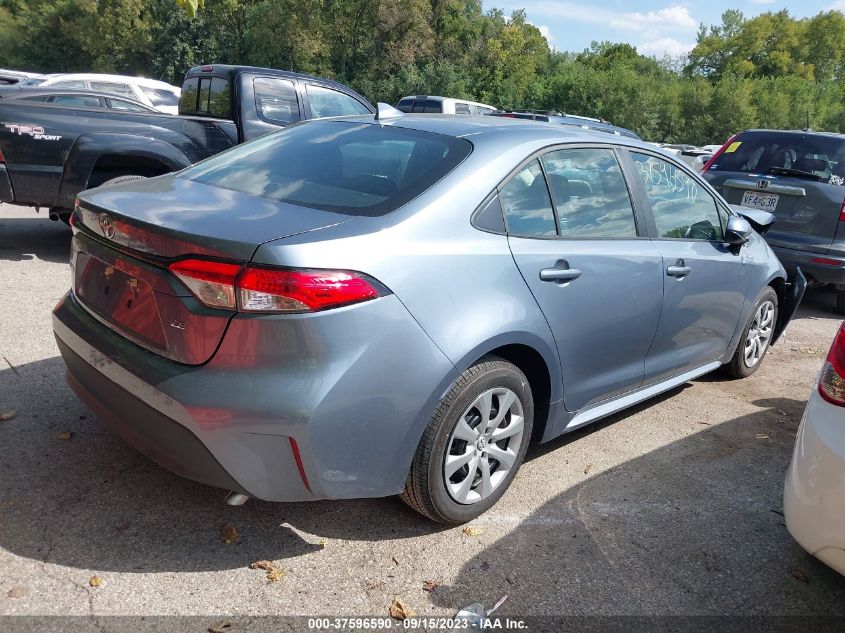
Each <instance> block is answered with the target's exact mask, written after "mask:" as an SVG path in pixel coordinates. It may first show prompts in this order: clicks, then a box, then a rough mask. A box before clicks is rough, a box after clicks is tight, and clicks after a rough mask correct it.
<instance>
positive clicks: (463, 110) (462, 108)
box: [455, 101, 470, 114]
mask: <svg viewBox="0 0 845 633" xmlns="http://www.w3.org/2000/svg"><path fill="white" fill-rule="evenodd" d="M469 113H470V112H469V104H468V103H461V102H460V101H458V102H456V103H455V114H469Z"/></svg>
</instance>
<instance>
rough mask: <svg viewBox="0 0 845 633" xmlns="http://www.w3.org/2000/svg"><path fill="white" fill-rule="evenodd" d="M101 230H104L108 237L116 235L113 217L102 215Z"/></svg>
mask: <svg viewBox="0 0 845 633" xmlns="http://www.w3.org/2000/svg"><path fill="white" fill-rule="evenodd" d="M99 222H100V230H101V231H102V232H103V235H105V236H106V237H107V238H109V239H111V238H113V237H114V224H112V221H111V218H110V217H109V216H107V215H101V216H100V220H99Z"/></svg>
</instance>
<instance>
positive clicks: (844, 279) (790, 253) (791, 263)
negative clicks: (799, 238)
mask: <svg viewBox="0 0 845 633" xmlns="http://www.w3.org/2000/svg"><path fill="white" fill-rule="evenodd" d="M772 250H773V251H774V252H775V254H776V255H777V256H778V259H780V261H781V263H782V264H783V267H784V268H785V269H786V270H787V271H789V272H792V271H793V270H795V268H796V267H800V268H801V270H802V271H803V272H804V274H805V275H806V276H807V277H808V278H812V279H814V280H815V281H818V282H820V283H825V284H845V257H838V256H836V255H823V254H820V253H810V252H807V251H799V250H795V249H792V248H783V247H782V246H772Z"/></svg>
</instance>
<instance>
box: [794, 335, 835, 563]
mask: <svg viewBox="0 0 845 633" xmlns="http://www.w3.org/2000/svg"><path fill="white" fill-rule="evenodd" d="M783 507H784V515H785V517H786V527H787V528H788V529H789V532H790V533H791V534H792V536H793V537H794V538H795V540H796V541H798V543H799V544H800V545H801V547H803V548H804V549H805V550H807V551H808V552H809V553H810V554H813V555H814V556H815V557H816V558H818V559H819V560H821V561H822V562H824V563H827V564H828V565H829V566H830V567H832V568H833V569H835V570H836V571H838V572H839V573H840V574H845V323H843V324H842V326H841V327H840V328H839V332H838V333H837V334H836V338H835V339H834V340H833V345H831V347H830V352H829V353H828V355H827V360H826V361H825V363H824V365H823V366H822V370H821V372H820V373H819V377H818V381H817V383H816V387H815V388H814V389H813V391H812V392H811V393H810V399H809V402H807V408H806V409H805V410H804V417H803V418H802V420H801V426H800V427H799V429H798V438H797V440H796V442H795V451H794V452H793V454H792V463H791V464H790V465H789V470H788V471H787V473H786V484H785V486H784V494H783Z"/></svg>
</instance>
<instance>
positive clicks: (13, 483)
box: [0, 357, 443, 572]
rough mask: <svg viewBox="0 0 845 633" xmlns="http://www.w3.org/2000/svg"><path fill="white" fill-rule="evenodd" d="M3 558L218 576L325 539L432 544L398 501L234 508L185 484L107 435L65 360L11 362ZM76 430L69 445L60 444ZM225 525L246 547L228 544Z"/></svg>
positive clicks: (0, 530) (2, 464) (5, 395)
mask: <svg viewBox="0 0 845 633" xmlns="http://www.w3.org/2000/svg"><path fill="white" fill-rule="evenodd" d="M9 410H14V411H15V412H16V415H15V417H14V418H13V419H12V420H9V421H7V422H0V481H2V483H3V485H2V486H0V516H2V520H0V547H2V548H4V549H6V550H8V551H10V552H12V553H14V554H16V555H18V556H23V557H27V558H31V559H37V560H44V561H49V562H51V563H57V564H60V565H66V566H70V567H79V568H91V569H97V570H102V571H125V572H133V571H137V572H163V571H212V570H221V569H233V568H241V567H245V566H246V565H247V564H249V563H250V562H252V561H254V560H257V559H273V560H275V559H285V558H291V557H295V556H301V555H304V554H308V553H310V552H313V551H315V550H318V549H321V548H322V545H320V541H321V540H324V539H344V540H345V539H349V540H354V541H370V540H383V539H400V538H409V537H413V536H418V535H423V534H431V533H433V532H437V531H440V530H442V529H443V528H442V527H441V526H438V525H435V524H432V523H430V522H427V521H425V520H422V519H421V518H420V517H419V516H418V515H417V514H416V513H415V512H413V511H412V510H410V509H409V508H407V507H406V506H405V505H404V504H403V503H402V502H400V501H399V500H398V499H394V498H388V499H372V500H366V501H335V502H314V503H296V504H294V503H292V504H278V503H266V502H262V501H258V500H255V499H253V500H250V501H249V502H248V503H247V504H246V505H244V506H241V507H237V508H232V507H229V506H226V505H225V504H224V503H223V497H224V496H225V491H223V490H219V489H215V488H210V487H208V486H204V485H201V484H197V483H194V482H191V481H188V480H186V479H182V478H180V477H178V476H176V475H173V474H171V473H170V472H168V471H166V470H164V469H163V468H161V467H159V466H158V465H156V464H154V463H152V462H150V461H149V460H148V459H147V458H146V457H144V456H143V455H141V454H140V453H138V452H136V451H135V450H134V449H133V448H131V447H130V446H128V445H127V444H125V443H124V442H123V441H122V440H121V439H120V438H119V437H118V436H116V435H114V434H112V433H111V432H110V431H108V430H107V429H106V428H105V427H102V426H101V425H100V424H99V423H98V422H97V421H96V419H94V417H93V415H92V414H91V413H90V412H89V411H88V410H87V409H86V408H85V406H84V405H83V404H82V403H81V402H79V401H78V399H77V398H76V396H75V395H74V394H73V393H72V392H71V391H70V389H69V388H67V386H66V385H65V380H64V362H63V361H62V360H61V358H60V357H55V358H50V359H48V360H44V361H39V362H35V363H30V364H27V365H22V366H18V367H16V368H15V371H12V370H11V369H9V367H8V366H7V365H6V364H5V363H4V362H3V361H2V359H0V413H3V412H5V411H9ZM66 431H69V432H71V433H72V435H71V438H70V439H69V440H62V439H59V437H58V434H60V433H63V432H66ZM225 524H231V525H234V526H235V527H236V529H237V530H238V532H239V534H240V539H239V541H238V542H236V543H234V544H232V545H226V544H224V543H223V542H222V541H221V540H220V530H221V528H222V527H223V526H224V525H225Z"/></svg>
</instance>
